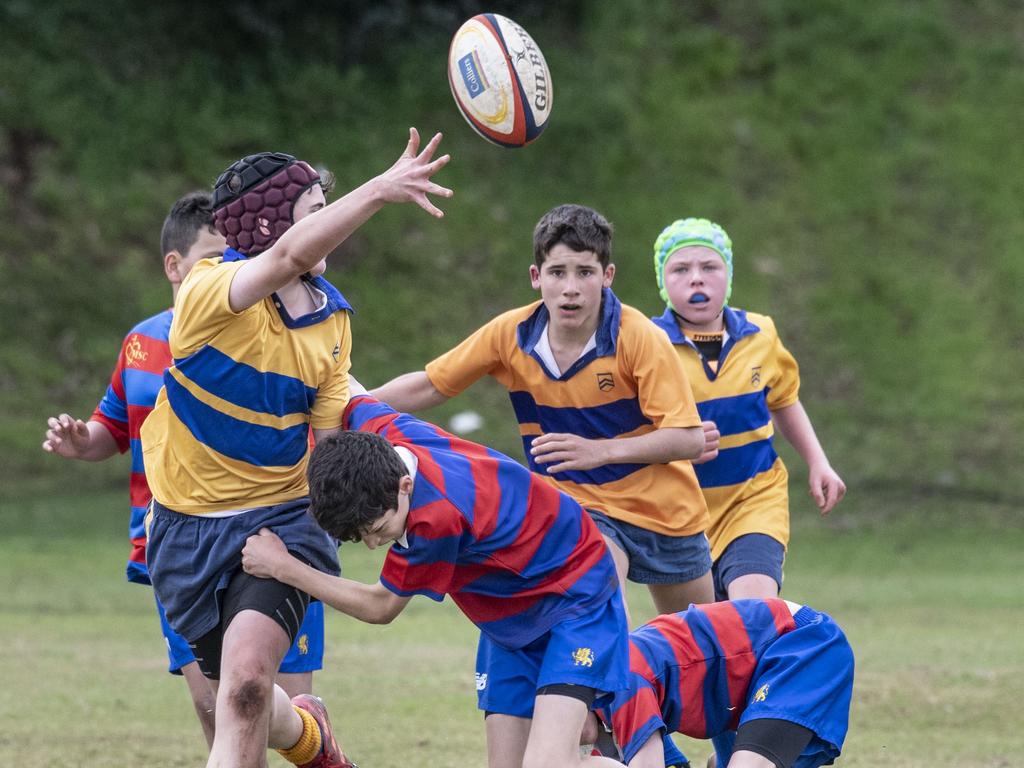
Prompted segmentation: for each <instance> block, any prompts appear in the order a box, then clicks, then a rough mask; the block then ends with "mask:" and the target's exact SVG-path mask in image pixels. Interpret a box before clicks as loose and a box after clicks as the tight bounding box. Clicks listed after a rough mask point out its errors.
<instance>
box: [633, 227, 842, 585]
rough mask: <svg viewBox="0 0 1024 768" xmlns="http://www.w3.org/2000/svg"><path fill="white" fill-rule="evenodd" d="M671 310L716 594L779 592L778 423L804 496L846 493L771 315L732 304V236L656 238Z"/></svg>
mask: <svg viewBox="0 0 1024 768" xmlns="http://www.w3.org/2000/svg"><path fill="white" fill-rule="evenodd" d="M654 270H655V276H656V278H657V282H658V289H659V291H660V293H661V298H662V299H663V300H664V301H665V303H666V305H667V308H666V310H665V312H664V314H662V315H661V316H660V317H656V318H653V319H654V322H655V324H656V325H658V326H659V327H661V328H662V329H663V330H664V331H665V333H667V334H668V336H669V338H670V339H671V341H672V343H673V344H675V346H676V349H677V350H678V352H679V356H680V358H681V359H682V361H683V365H684V366H685V368H686V372H687V376H688V377H689V379H690V384H691V386H692V387H693V394H694V398H695V399H696V401H697V408H698V410H699V411H700V414H701V418H702V419H703V420H704V429H705V434H706V438H707V439H706V446H705V452H704V454H703V455H702V456H701V457H700V458H699V459H697V460H696V461H694V464H695V465H696V466H695V469H696V470H697V478H698V480H699V481H700V485H701V489H702V490H703V492H704V497H705V498H706V499H707V503H708V511H709V512H710V515H711V525H710V527H709V528H708V538H709V539H710V541H711V556H712V559H713V561H714V566H713V569H712V572H713V575H714V579H715V593H716V598H717V599H719V600H725V599H737V598H755V597H756V598H771V597H776V596H777V595H778V593H779V590H780V588H781V586H782V564H783V560H784V558H785V548H786V545H787V544H788V542H789V498H788V475H787V473H786V468H785V466H784V465H783V463H782V460H781V459H780V458H779V457H778V455H777V454H776V452H775V448H774V447H773V444H772V442H773V435H774V430H775V429H776V428H777V429H778V430H779V431H780V432H781V433H782V434H783V436H784V437H785V438H786V439H787V440H788V441H789V442H790V443H791V444H792V445H793V447H794V448H795V449H796V450H797V453H799V454H800V456H801V457H802V458H803V459H804V461H806V462H807V466H808V469H809V475H810V477H809V479H810V493H811V496H812V497H813V498H814V501H815V503H816V504H817V505H818V508H819V509H820V510H821V514H822V515H827V514H828V513H829V512H830V511H831V510H832V508H833V507H834V506H835V505H836V504H837V503H838V502H839V500H840V499H842V497H843V494H845V493H846V486H845V485H844V483H843V481H842V479H841V478H840V477H839V475H838V474H837V473H836V472H835V470H834V469H832V467H831V465H830V464H829V461H828V458H827V457H826V455H825V451H824V450H823V449H822V447H821V444H820V443H819V442H818V438H817V437H816V436H815V434H814V428H813V427H812V426H811V421H810V419H809V418H808V416H807V413H806V411H804V407H803V405H801V403H800V399H799V388H800V374H799V369H798V367H797V363H796V360H795V359H794V358H793V356H792V355H791V354H790V353H789V352H788V351H787V350H786V348H785V347H784V346H783V345H782V342H781V341H780V340H779V336H778V333H777V332H776V330H775V324H774V323H773V322H772V319H771V318H770V317H768V316H766V315H758V314H754V313H753V312H747V311H744V310H741V309H734V308H732V307H731V306H729V297H730V294H731V292H732V274H733V266H732V241H731V240H730V239H729V236H728V235H727V234H726V232H725V230H724V229H722V228H721V227H720V226H719V225H717V224H715V223H713V222H711V221H708V220H707V219H699V218H688V219H680V220H678V221H674V222H673V223H672V224H670V225H669V226H667V227H666V228H665V229H664V230H663V231H662V233H661V234H660V235H659V236H658V239H657V241H656V242H655V244H654Z"/></svg>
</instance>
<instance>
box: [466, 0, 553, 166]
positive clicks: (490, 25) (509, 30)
mask: <svg viewBox="0 0 1024 768" xmlns="http://www.w3.org/2000/svg"><path fill="white" fill-rule="evenodd" d="M448 84H449V85H450V86H451V89H452V95H453V96H454V97H455V103H456V104H458V106H459V111H460V112H462V116H463V117H464V118H466V122H468V123H469V124H470V126H471V127H472V128H473V130H474V131H476V132H477V133H479V134H480V135H481V136H483V137H484V138H485V139H487V140H488V141H490V142H493V143H495V144H498V145H499V146H502V147H522V146H525V145H526V144H529V143H530V142H531V141H533V140H534V139H536V138H537V137H538V136H540V134H541V132H542V131H543V130H544V127H545V126H546V125H547V124H548V117H549V116H550V115H551V98H552V91H551V72H550V71H549V70H548V65H547V62H546V61H544V54H542V53H541V52H540V48H538V47H537V44H536V43H535V42H533V38H532V37H530V35H529V34H528V33H527V31H526V30H525V29H523V28H522V27H520V26H519V25H518V24H516V23H515V22H514V21H512V20H511V19H507V18H505V17H504V16H499V15H498V14H496V13H481V14H479V15H477V16H474V17H473V18H471V19H470V20H469V21H467V22H466V23H465V24H463V25H462V26H461V27H459V31H458V32H456V33H455V36H454V37H453V38H452V44H451V47H450V48H449V49H448Z"/></svg>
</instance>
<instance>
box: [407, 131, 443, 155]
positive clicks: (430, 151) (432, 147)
mask: <svg viewBox="0 0 1024 768" xmlns="http://www.w3.org/2000/svg"><path fill="white" fill-rule="evenodd" d="M412 130H416V129H415V128H413V129H412ZM417 136H418V134H417ZM416 143H417V146H418V145H419V139H418V138H417V140H416ZM440 143H441V133H440V132H438V133H435V134H434V136H433V138H432V139H431V140H430V141H428V142H427V145H426V146H425V147H424V148H423V151H422V152H420V153H419V156H418V157H417V158H416V159H417V160H422V161H423V162H424V163H429V162H430V158H432V157H433V156H434V152H436V151H437V145H438V144H440ZM439 159H440V158H439ZM445 162H447V161H445Z"/></svg>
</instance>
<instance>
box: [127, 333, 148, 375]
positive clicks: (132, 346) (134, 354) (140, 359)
mask: <svg viewBox="0 0 1024 768" xmlns="http://www.w3.org/2000/svg"><path fill="white" fill-rule="evenodd" d="M147 357H149V353H148V352H147V351H146V350H144V349H143V348H142V342H141V341H140V340H139V334H137V333H133V334H132V337H131V338H130V339H128V342H127V343H126V344H125V345H124V360H125V363H127V365H128V367H129V368H131V367H133V366H136V365H138V364H139V363H144V362H146V358H147Z"/></svg>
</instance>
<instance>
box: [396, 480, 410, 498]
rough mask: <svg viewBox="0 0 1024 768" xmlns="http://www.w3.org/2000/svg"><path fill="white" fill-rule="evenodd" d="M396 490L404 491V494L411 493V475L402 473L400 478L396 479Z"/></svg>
mask: <svg viewBox="0 0 1024 768" xmlns="http://www.w3.org/2000/svg"><path fill="white" fill-rule="evenodd" d="M398 492H399V493H404V494H405V495H406V496H408V495H409V494H410V493H412V477H410V476H409V475H402V479H401V480H399V481H398Z"/></svg>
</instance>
